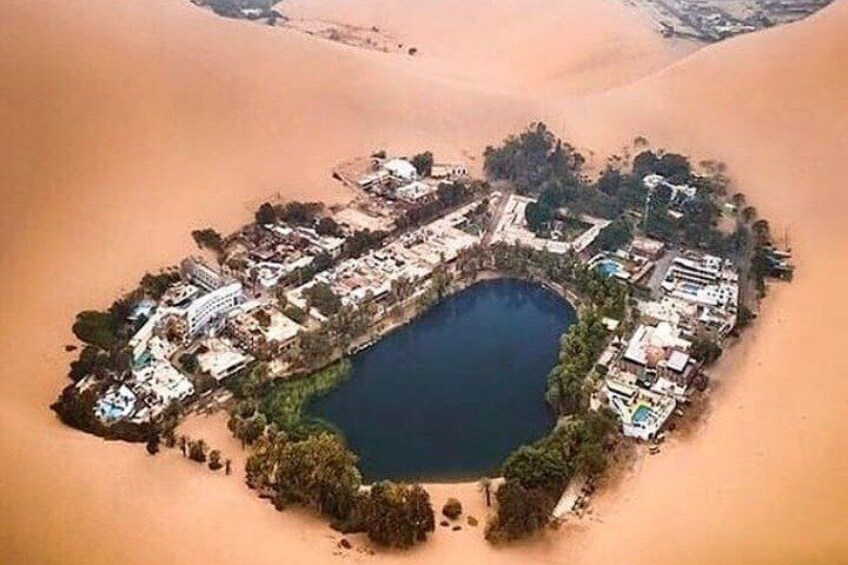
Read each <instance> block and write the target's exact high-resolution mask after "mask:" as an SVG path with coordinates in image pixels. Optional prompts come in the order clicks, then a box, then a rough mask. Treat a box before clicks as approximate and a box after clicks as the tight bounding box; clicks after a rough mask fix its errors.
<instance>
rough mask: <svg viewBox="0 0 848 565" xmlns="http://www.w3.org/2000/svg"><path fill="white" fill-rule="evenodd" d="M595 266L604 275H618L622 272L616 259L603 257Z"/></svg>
mask: <svg viewBox="0 0 848 565" xmlns="http://www.w3.org/2000/svg"><path fill="white" fill-rule="evenodd" d="M595 268H596V269H597V270H598V272H600V273H601V274H602V275H603V276H605V277H612V276H618V275H619V274H620V273H623V272H624V269H623V268H622V266H621V265H619V264H618V263H617V262H616V261H613V260H611V259H604V260H603V261H598V262H597V263H596V264H595Z"/></svg>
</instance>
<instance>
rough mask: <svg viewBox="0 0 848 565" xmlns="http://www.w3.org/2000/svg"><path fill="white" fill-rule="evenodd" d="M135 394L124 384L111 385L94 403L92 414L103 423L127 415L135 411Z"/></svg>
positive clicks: (109, 422)
mask: <svg viewBox="0 0 848 565" xmlns="http://www.w3.org/2000/svg"><path fill="white" fill-rule="evenodd" d="M135 403H136V395H135V393H134V392H133V391H131V390H130V389H129V388H128V387H127V386H126V385H120V386H113V387H112V388H110V389H109V390H108V391H106V393H105V394H104V395H103V396H101V397H100V398H99V399H98V400H97V402H96V403H95V404H94V415H95V416H97V418H98V419H99V420H100V421H101V422H103V423H104V424H111V423H113V422H117V421H118V420H123V419H124V418H127V417H129V416H130V415H131V414H132V413H133V412H134V411H135Z"/></svg>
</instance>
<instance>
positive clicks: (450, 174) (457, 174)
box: [430, 163, 468, 179]
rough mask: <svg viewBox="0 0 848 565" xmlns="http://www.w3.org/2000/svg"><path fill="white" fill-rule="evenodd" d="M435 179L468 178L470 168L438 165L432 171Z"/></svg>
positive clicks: (457, 165)
mask: <svg viewBox="0 0 848 565" xmlns="http://www.w3.org/2000/svg"><path fill="white" fill-rule="evenodd" d="M430 176H431V177H432V178H434V179H455V178H462V177H465V176H468V167H466V166H465V165H461V164H451V163H436V164H434V165H433V167H432V169H431V170H430Z"/></svg>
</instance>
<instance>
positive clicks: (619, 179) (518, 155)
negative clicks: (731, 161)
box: [484, 124, 729, 253]
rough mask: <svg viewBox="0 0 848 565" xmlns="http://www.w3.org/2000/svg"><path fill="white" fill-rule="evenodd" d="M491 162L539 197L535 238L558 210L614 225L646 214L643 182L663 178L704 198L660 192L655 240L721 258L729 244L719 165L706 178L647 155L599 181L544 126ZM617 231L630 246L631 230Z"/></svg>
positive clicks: (684, 161)
mask: <svg viewBox="0 0 848 565" xmlns="http://www.w3.org/2000/svg"><path fill="white" fill-rule="evenodd" d="M484 157H485V159H486V160H485V164H484V170H485V171H486V173H487V175H488V176H489V178H492V179H494V180H501V181H507V182H509V183H511V184H512V185H513V186H514V187H515V189H516V190H517V191H518V192H519V193H521V194H528V195H532V196H535V197H536V198H537V202H536V203H535V204H531V205H529V206H527V208H526V211H525V216H526V220H527V223H528V226H529V228H530V229H531V230H533V231H534V232H537V233H544V232H546V231H547V230H548V229H549V228H550V224H551V222H552V221H553V219H554V218H555V216H556V213H557V210H559V209H561V208H564V207H567V208H568V209H569V210H570V211H571V213H573V214H575V215H580V214H584V213H585V214H590V215H593V216H598V217H602V218H607V219H619V218H622V216H623V215H626V214H635V215H637V216H638V215H641V214H643V212H644V209H645V204H646V199H647V197H648V191H647V189H646V187H645V186H644V184H643V178H644V177H645V176H646V175H649V174H660V175H663V176H664V177H665V178H666V179H667V180H668V181H669V182H670V183H673V184H689V185H691V186H694V187H696V188H697V189H698V192H697V195H696V196H695V197H694V198H692V199H678V201H676V202H672V201H671V190H670V189H669V188H668V187H660V188H658V189H656V190H655V191H654V192H653V193H652V194H651V197H650V200H651V203H650V206H649V207H648V214H647V217H646V218H643V227H644V230H645V231H646V232H647V233H648V235H651V236H652V237H656V238H658V239H661V240H663V241H667V242H675V243H683V244H685V245H688V246H691V247H699V248H702V249H705V250H709V251H712V252H716V253H719V252H721V251H723V250H724V249H725V248H726V246H727V245H728V244H729V242H728V238H727V236H725V235H724V234H722V233H721V232H720V231H719V230H718V229H717V224H718V220H719V218H720V216H721V211H720V209H719V207H718V205H717V202H716V197H718V196H722V195H723V194H724V192H725V190H726V189H727V186H728V180H727V177H726V176H724V173H723V167H720V166H717V165H715V164H713V166H711V167H708V168H707V171H708V175H707V176H699V175H696V174H695V173H694V172H693V168H692V165H691V163H690V162H689V159H688V158H687V157H686V156H685V155H680V154H677V153H667V152H662V151H659V152H654V151H651V150H644V151H642V152H641V153H639V154H638V155H636V157H635V158H634V159H633V163H632V167H630V168H629V170H628V169H627V168H626V167H625V166H626V165H627V163H626V161H624V160H622V159H621V158H613V159H611V160H610V161H609V162H608V164H607V167H606V168H605V169H604V171H603V172H602V173H601V174H600V176H599V177H598V178H597V179H595V180H594V181H592V180H591V179H589V178H588V177H586V176H585V175H584V174H583V164H584V162H585V159H584V158H583V156H582V155H580V153H579V152H577V151H576V150H575V149H574V148H573V147H572V146H570V145H568V144H567V143H564V142H563V141H562V140H560V139H558V138H556V136H554V134H553V133H551V132H550V131H549V130H548V129H547V128H546V127H545V126H544V124H531V126H530V127H529V128H528V129H527V130H526V131H524V132H522V133H521V134H520V135H518V136H510V137H508V138H507V139H506V140H505V141H504V142H503V143H502V144H501V145H500V146H498V147H496V148H495V147H488V148H487V149H486V152H485V153H484ZM672 208H674V209H675V210H676V211H677V212H679V213H680V214H682V217H681V218H679V219H675V217H674V216H673V215H670V214H669V211H670V210H671V209H672ZM613 229H614V230H615V231H614V232H612V233H610V234H609V239H608V240H606V243H607V244H611V243H613V242H614V241H616V240H618V241H623V240H624V237H623V236H624V234H625V231H624V229H623V223H619V224H617V225H616V226H615V227H614V228H613ZM612 236H615V237H612Z"/></svg>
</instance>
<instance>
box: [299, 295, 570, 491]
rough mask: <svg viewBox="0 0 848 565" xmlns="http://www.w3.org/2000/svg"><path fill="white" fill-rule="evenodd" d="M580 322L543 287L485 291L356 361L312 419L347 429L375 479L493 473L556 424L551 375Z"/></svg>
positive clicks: (439, 310)
mask: <svg viewBox="0 0 848 565" xmlns="http://www.w3.org/2000/svg"><path fill="white" fill-rule="evenodd" d="M576 316H577V315H576V312H575V311H574V308H573V307H572V306H571V305H570V304H569V303H568V302H566V301H565V300H563V299H562V298H560V297H559V296H557V295H556V294H554V293H552V292H551V291H549V290H547V289H544V288H542V287H540V286H538V285H535V284H532V283H528V282H523V281H517V280H512V279H498V280H489V281H484V282H480V283H478V284H475V285H473V286H472V287H470V288H468V289H466V290H464V291H462V292H460V293H458V294H456V295H453V296H451V297H448V298H447V299H445V300H444V301H442V302H441V303H440V304H438V305H437V306H435V307H434V308H432V309H431V310H429V311H428V312H426V313H424V314H423V315H422V316H421V317H420V318H418V319H417V320H415V321H414V322H412V323H411V324H409V325H407V326H404V327H402V328H400V329H398V330H396V331H395V332H392V333H391V334H389V335H388V336H387V337H385V338H384V339H382V340H381V341H380V342H378V343H377V344H376V345H374V346H373V347H371V348H369V349H367V350H365V351H361V352H360V353H358V354H356V355H355V356H354V357H353V358H352V366H351V374H350V378H349V379H348V380H347V381H346V382H345V383H343V384H342V385H341V386H339V388H337V389H336V390H334V391H332V392H331V393H329V394H328V395H327V396H325V397H323V398H320V399H317V400H316V401H315V402H314V403H313V404H312V405H311V406H310V407H309V409H308V411H309V413H310V415H313V416H317V417H319V418H322V419H324V420H326V421H327V422H329V423H331V424H333V425H335V426H336V427H338V428H339V429H340V430H341V432H342V433H343V434H344V436H345V439H346V441H347V443H348V445H349V446H350V448H351V449H352V450H353V451H354V452H355V453H357V454H358V455H359V457H360V462H359V467H360V469H361V470H362V473H363V475H364V477H365V479H366V480H369V481H373V480H379V479H396V480H430V481H432V480H459V479H468V478H473V477H479V476H485V475H493V474H495V473H496V472H497V469H498V467H499V465H500V464H501V463H502V462H503V460H504V459H505V458H506V456H507V455H508V454H509V453H510V452H511V451H512V450H514V449H515V448H516V447H518V446H519V445H521V444H523V443H527V442H530V441H533V440H535V439H537V438H539V437H541V436H543V435H544V434H545V433H547V431H548V430H549V429H550V427H551V426H552V425H553V424H554V419H553V415H552V413H551V412H550V410H549V409H548V407H547V405H546V404H545V400H544V395H545V388H546V382H547V374H548V372H549V371H550V369H551V368H552V367H553V366H554V364H555V363H556V358H557V351H558V345H559V337H560V336H561V334H562V333H563V332H564V331H565V330H566V329H568V327H569V326H570V325H571V324H572V323H573V322H574V321H575V319H576Z"/></svg>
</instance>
